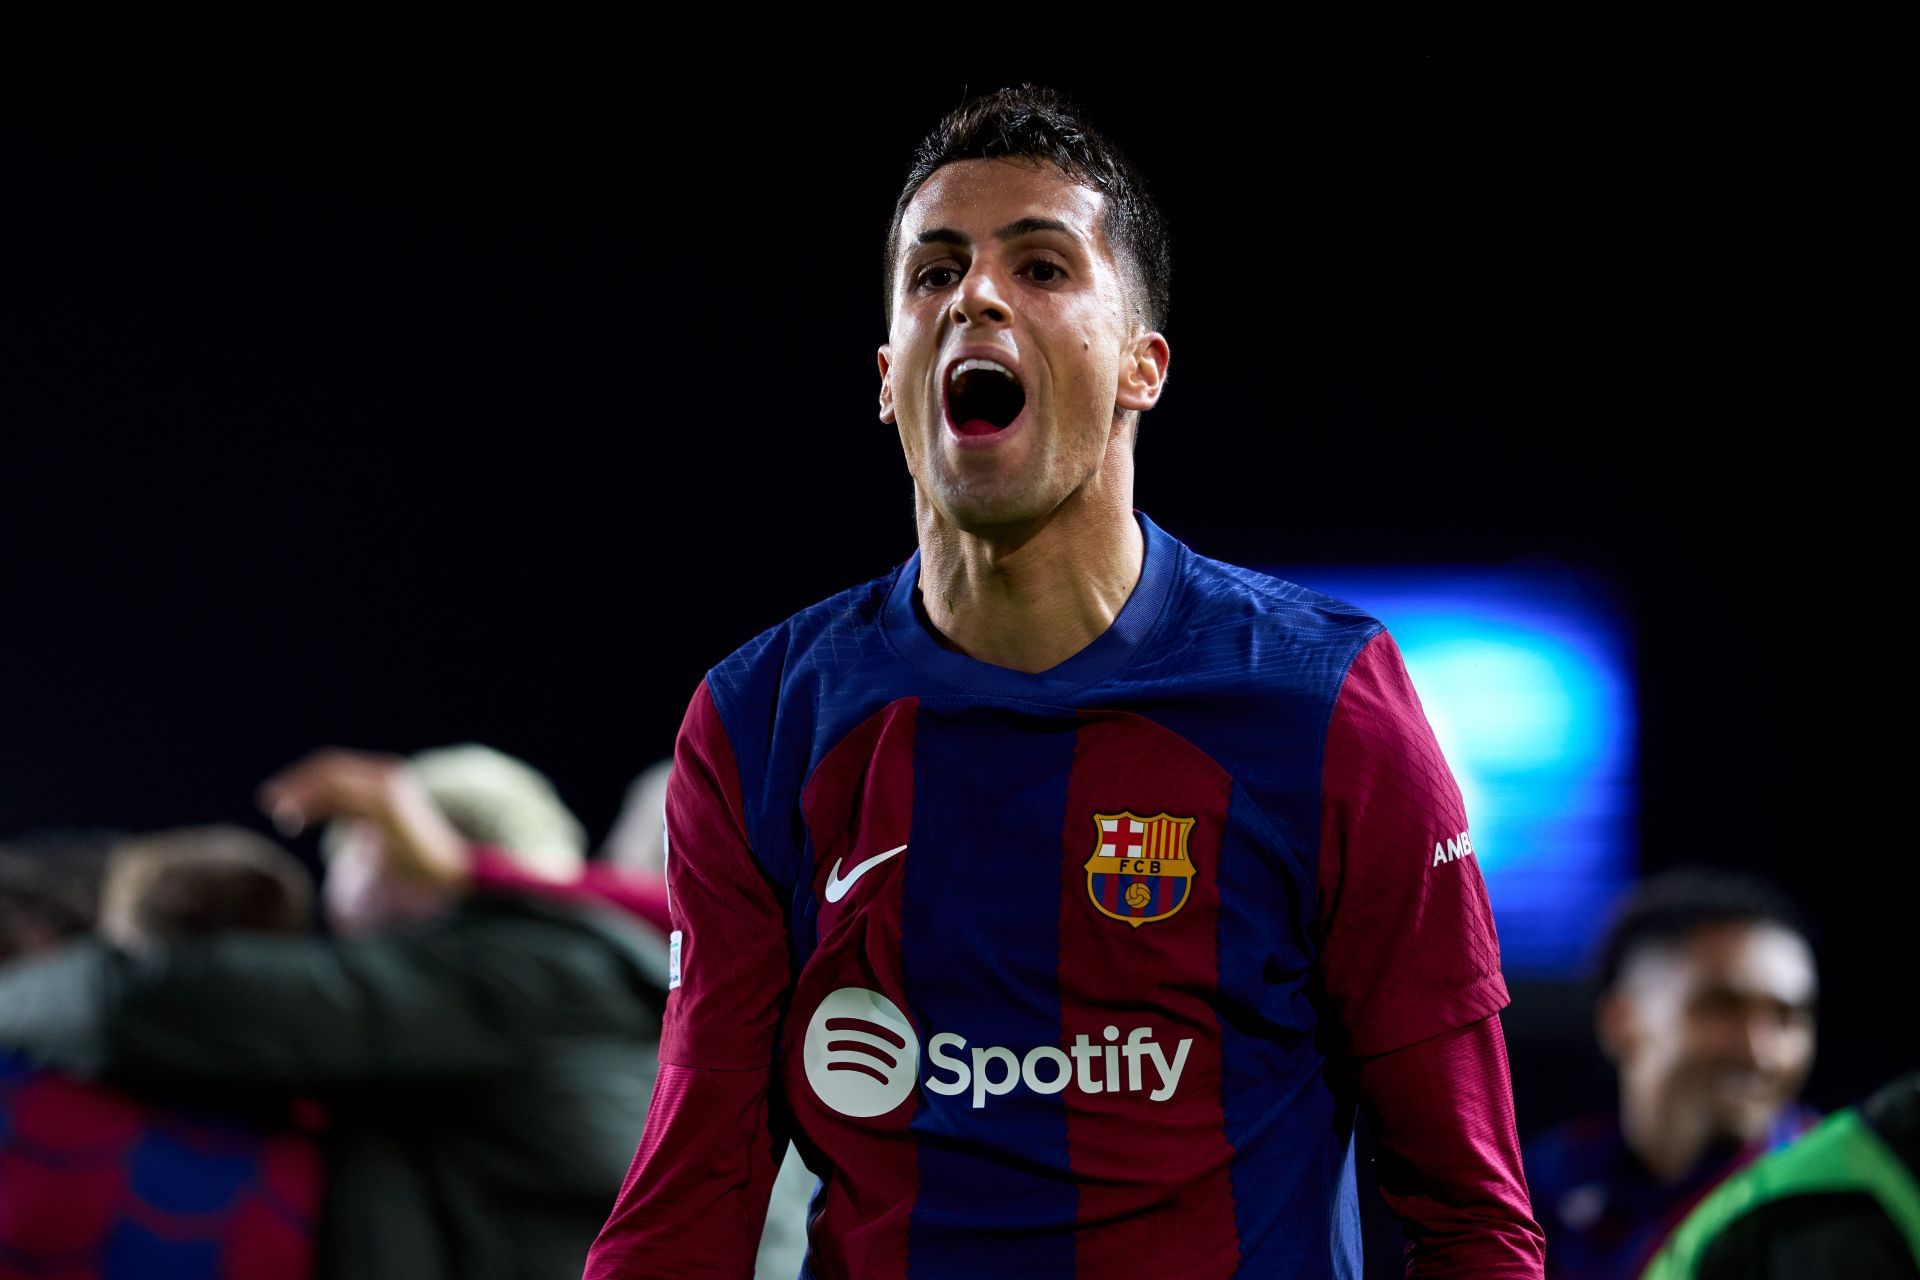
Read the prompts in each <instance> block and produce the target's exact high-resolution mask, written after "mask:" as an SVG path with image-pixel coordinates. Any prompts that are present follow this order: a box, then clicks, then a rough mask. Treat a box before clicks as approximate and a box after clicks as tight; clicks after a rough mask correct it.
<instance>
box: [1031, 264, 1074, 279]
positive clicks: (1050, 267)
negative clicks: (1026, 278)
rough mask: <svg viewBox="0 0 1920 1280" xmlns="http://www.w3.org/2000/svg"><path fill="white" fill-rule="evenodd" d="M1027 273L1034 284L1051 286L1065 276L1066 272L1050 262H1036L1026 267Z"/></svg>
mask: <svg viewBox="0 0 1920 1280" xmlns="http://www.w3.org/2000/svg"><path fill="white" fill-rule="evenodd" d="M1027 271H1028V272H1029V273H1030V274H1031V275H1032V276H1033V279H1034V283H1036V284H1052V283H1053V282H1054V281H1056V280H1059V279H1062V278H1064V277H1065V275H1066V272H1064V271H1062V270H1060V268H1059V267H1057V266H1055V265H1054V264H1053V263H1051V262H1036V263H1034V264H1033V265H1032V266H1031V267H1028V268H1027Z"/></svg>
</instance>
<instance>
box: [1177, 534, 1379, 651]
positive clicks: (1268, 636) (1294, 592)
mask: <svg viewBox="0 0 1920 1280" xmlns="http://www.w3.org/2000/svg"><path fill="white" fill-rule="evenodd" d="M1181 579H1182V590H1181V591H1180V594H1179V599H1178V604H1177V606H1176V607H1177V610H1178V618H1177V622H1178V626H1179V631H1180V634H1181V648H1182V651H1183V652H1184V653H1185V655H1186V659H1187V660H1188V661H1189V662H1191V661H1194V660H1196V659H1201V658H1203V657H1204V656H1205V654H1206V653H1207V652H1208V651H1209V649H1211V648H1220V647H1224V648H1225V649H1227V650H1229V651H1241V652H1244V653H1245V654H1246V655H1247V657H1248V658H1249V659H1251V660H1252V661H1251V665H1253V666H1256V667H1259V668H1262V669H1265V670H1267V671H1268V672H1269V673H1270V674H1273V675H1276V676H1285V675H1286V674H1287V673H1288V672H1290V671H1291V672H1293V673H1294V674H1298V671H1297V670H1296V668H1297V666H1298V664H1299V663H1301V662H1306V663H1307V664H1308V665H1310V666H1312V667H1316V668H1320V667H1324V668H1325V669H1326V672H1327V674H1329V675H1333V676H1338V675H1340V674H1344V672H1345V669H1346V665H1347V664H1348V663H1349V662H1351V661H1352V659H1353V658H1354V656H1355V655H1357V654H1358V653H1359V652H1360V650H1361V649H1362V648H1364V647H1365V646H1366V644H1367V642H1368V641H1369V640H1371V639H1373V637H1374V636H1376V635H1378V634H1379V633H1380V632H1382V631H1383V630H1385V627H1384V626H1383V624H1382V623H1381V622H1380V620H1379V619H1378V618H1375V617H1374V616H1373V615H1372V614H1370V613H1368V612H1367V611H1366V610H1364V609H1361V608H1359V607H1358V606H1356V605H1353V604H1349V603H1348V602H1347V601H1345V600H1340V599H1337V598H1336V597H1334V596H1330V595H1327V594H1325V593H1324V592H1320V591H1315V590H1313V589H1312V588H1310V587H1306V586H1302V585H1301V584H1299V583H1297V582H1290V581H1288V580H1287V579H1285V578H1282V577H1279V576H1277V575H1274V574H1271V573H1262V572H1260V571H1259V570H1256V569H1249V568H1246V567H1244V566H1242V565H1237V564H1231V563H1228V562H1227V561H1224V560H1216V559H1213V558H1212V557H1209V556H1204V555H1201V554H1199V553H1198V552H1194V551H1191V550H1189V551H1188V553H1187V555H1186V556H1185V558H1184V563H1183V565H1182V572H1181Z"/></svg>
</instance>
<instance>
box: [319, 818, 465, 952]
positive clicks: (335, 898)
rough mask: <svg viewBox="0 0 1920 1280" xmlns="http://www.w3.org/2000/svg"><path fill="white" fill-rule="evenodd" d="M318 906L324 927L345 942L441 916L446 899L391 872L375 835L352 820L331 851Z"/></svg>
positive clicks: (448, 900)
mask: <svg viewBox="0 0 1920 1280" xmlns="http://www.w3.org/2000/svg"><path fill="white" fill-rule="evenodd" d="M320 902H321V906H322V908H323V909H324V910H325V912H326V916H327V925H328V927H330V928H331V929H332V930H333V931H334V932H335V933H337V934H341V935H343V936H347V937H351V936H354V935H357V934H363V933H373V932H377V931H379V930H382V929H393V928H398V927H400V926H402V925H407V924H413V923H416V922H418V921H422V920H430V919H432V918H433V917H435V916H437V915H439V914H441V913H442V912H444V911H446V910H447V909H448V908H449V907H450V906H451V905H452V898H451V896H450V895H449V893H448V891H446V890H444V889H440V888H437V887H435V886H433V885H430V884H426V883H424V882H422V881H419V880H415V879H412V878H410V877H407V876H404V875H402V874H400V873H399V872H398V871H396V870H395V868H394V865H393V860H392V859H391V857H390V856H389V855H388V853H387V845H386V838H385V837H384V836H383V835H381V833H380V829H379V828H378V827H375V826H373V825H372V824H371V823H367V822H362V821H359V820H352V821H348V822H347V823H346V824H345V826H344V829H343V832H342V836H341V838H340V840H339V841H338V843H337V844H335V845H333V846H332V856H331V857H329V858H328V860H327V874H326V879H325V880H323V881H322V882H321V885H320Z"/></svg>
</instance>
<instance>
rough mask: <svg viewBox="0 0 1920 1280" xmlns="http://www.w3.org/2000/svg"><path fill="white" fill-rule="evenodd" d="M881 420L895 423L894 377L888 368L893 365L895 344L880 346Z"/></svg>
mask: <svg viewBox="0 0 1920 1280" xmlns="http://www.w3.org/2000/svg"><path fill="white" fill-rule="evenodd" d="M878 354H879V357H880V421H882V422H884V423H886V424H888V425H889V426H891V425H892V424H893V378H892V376H891V375H890V374H889V373H888V369H889V368H891V367H892V365H893V344H892V343H888V344H886V345H885V346H883V347H881V348H880V351H879V353H878Z"/></svg>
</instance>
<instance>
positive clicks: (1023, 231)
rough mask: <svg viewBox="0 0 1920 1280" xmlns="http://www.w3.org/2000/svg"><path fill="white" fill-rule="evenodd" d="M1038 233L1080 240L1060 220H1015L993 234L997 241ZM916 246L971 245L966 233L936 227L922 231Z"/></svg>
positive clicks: (915, 238) (915, 240)
mask: <svg viewBox="0 0 1920 1280" xmlns="http://www.w3.org/2000/svg"><path fill="white" fill-rule="evenodd" d="M1037 231H1058V232H1059V233H1060V234H1062V235H1065V236H1071V237H1072V238H1073V239H1075V240H1078V239H1079V238H1080V237H1079V235H1078V233H1076V232H1075V231H1074V229H1073V228H1072V227H1070V226H1068V225H1067V224H1066V223H1064V222H1062V221H1060V220H1059V219H1058V218H1015V219H1014V220H1013V221H1012V222H1009V223H1008V224H1007V225H1006V226H1004V227H1001V228H1000V229H999V230H997V231H995V232H994V233H993V238H994V239H995V240H1011V239H1013V238H1014V237H1015V236H1030V235H1032V234H1034V233H1035V232H1037ZM914 242H915V243H916V244H971V243H973V242H972V241H971V240H970V239H968V238H967V235H966V233H965V232H961V231H955V230H954V229H953V228H952V227H934V228H933V229H931V230H929V231H922V232H921V233H920V234H919V235H918V236H916V237H914Z"/></svg>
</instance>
